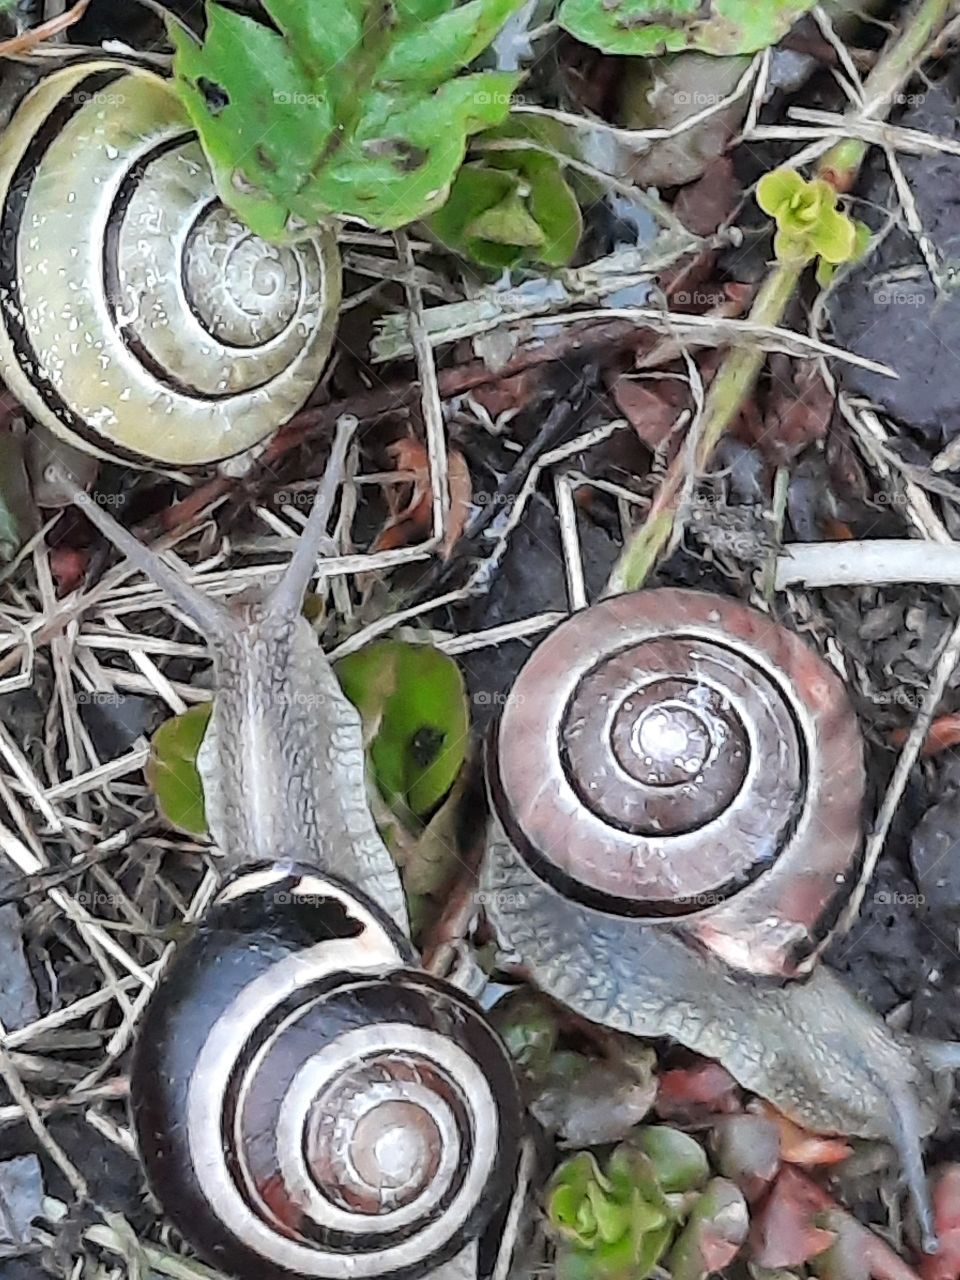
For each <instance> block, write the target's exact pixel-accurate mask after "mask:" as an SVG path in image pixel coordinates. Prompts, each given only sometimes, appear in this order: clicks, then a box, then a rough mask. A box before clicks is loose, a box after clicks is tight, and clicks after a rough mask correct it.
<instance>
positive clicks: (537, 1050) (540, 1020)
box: [490, 987, 559, 1084]
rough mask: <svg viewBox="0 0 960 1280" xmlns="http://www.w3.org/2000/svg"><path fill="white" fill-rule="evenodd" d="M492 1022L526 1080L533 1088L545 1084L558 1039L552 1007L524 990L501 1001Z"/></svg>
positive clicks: (537, 996)
mask: <svg viewBox="0 0 960 1280" xmlns="http://www.w3.org/2000/svg"><path fill="white" fill-rule="evenodd" d="M490 1020H491V1021H492V1023H493V1025H494V1027H496V1029H497V1031H498V1033H499V1035H500V1039H501V1040H502V1041H503V1043H504V1044H505V1045H506V1046H507V1049H508V1051H509V1053H510V1056H511V1057H512V1058H513V1060H514V1062H515V1063H516V1065H517V1068H518V1070H519V1071H520V1073H521V1074H522V1076H523V1077H524V1078H525V1080H526V1081H527V1082H529V1083H532V1084H539V1083H540V1082H541V1081H542V1080H544V1079H545V1078H546V1076H547V1073H548V1072H549V1071H550V1066H551V1060H552V1059H553V1056H554V1050H555V1049H556V1047H557V1037H558V1035H559V1027H558V1025H557V1015H556V1012H555V1011H554V1009H553V1007H552V1006H551V1005H549V1004H548V1003H547V1001H546V1000H545V999H544V998H543V997H542V996H540V995H538V994H537V993H536V992H535V991H532V990H530V988H528V987H523V988H521V989H520V990H518V991H515V992H513V993H512V994H511V995H509V996H506V997H505V998H504V999H503V1000H498V1001H497V1003H496V1004H495V1005H494V1007H493V1009H492V1010H491V1013H490Z"/></svg>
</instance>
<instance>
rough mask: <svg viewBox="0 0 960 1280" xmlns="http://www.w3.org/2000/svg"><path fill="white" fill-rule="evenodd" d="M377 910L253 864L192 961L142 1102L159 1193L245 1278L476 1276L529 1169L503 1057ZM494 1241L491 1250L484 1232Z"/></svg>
mask: <svg viewBox="0 0 960 1280" xmlns="http://www.w3.org/2000/svg"><path fill="white" fill-rule="evenodd" d="M413 960H414V957H413V954H412V952H411V950H410V947H409V944H408V943H407V942H406V940H405V939H404V937H403V935H402V934H401V933H400V932H399V930H397V928H396V927H395V926H394V925H393V924H392V922H391V921H390V920H389V919H388V918H387V917H386V916H385V915H384V914H383V913H382V912H381V911H380V910H379V909H378V908H377V907H376V906H375V905H374V904H373V903H372V902H369V901H368V900H366V899H364V898H363V897H362V896H361V895H358V894H357V893H356V891H355V890H354V889H353V888H352V887H350V886H347V885H345V884H342V883H339V882H337V881H335V880H333V879H331V878H329V877H326V876H324V877H320V876H318V875H317V874H316V873H315V872H314V871H313V870H312V869H310V868H305V867H297V866H295V865H291V864H282V865H278V866H273V867H267V868H258V869H253V870H250V871H248V872H247V873H245V874H244V875H243V876H241V877H240V878H239V879H237V880H236V881H234V882H233V883H232V884H231V885H229V886H228V887H227V888H226V890H225V891H224V892H223V893H222V894H221V896H220V898H219V899H218V900H217V902H216V903H215V904H214V905H213V907H212V908H211V910H210V911H209V912H208V913H206V915H205V916H204V919H203V920H202V921H201V923H200V924H199V926H198V927H197V928H196V930H195V932H194V933H193V935H192V937H190V938H189V940H187V941H186V942H185V943H183V944H181V945H180V946H179V947H178V949H177V954H176V957H175V959H174V962H173V964H172V966H171V969H170V970H169V971H168V973H167V974H166V975H165V977H164V980H163V982H162V983H161V984H160V985H159V987H158V989H157V991H156V992H155V993H154V996H153V997H152V999H151V1001H150V1004H149V1005H148V1008H147V1011H146V1014H145V1017H144V1021H143V1023H142V1025H141V1029H140V1034H139V1037H138V1042H137V1049H136V1052H135V1057H134V1062H133V1067H132V1072H131V1098H132V1107H133V1116H134V1123H135V1128H136V1132H137V1138H138V1143H139V1148H140V1153H141V1157H142V1160H143V1162H144V1166H145V1168H146V1171H147V1176H148V1181H149V1184H150V1187H151V1189H152V1190H153V1192H154V1194H155V1195H156V1197H157V1199H158V1200H159V1201H160V1203H161V1204H162V1206H163V1208H164V1211H165V1213H166V1214H167V1216H168V1217H169V1218H170V1219H171V1220H172V1221H173V1222H174V1224H175V1225H176V1226H177V1227H178V1229H179V1230H180V1231H181V1233H182V1234H183V1235H184V1237H185V1238H186V1239H187V1240H189V1241H190V1242H191V1243H192V1244H193V1245H194V1246H195V1247H196V1249H197V1250H198V1251H199V1252H200V1253H201V1255H202V1256H203V1257H205V1258H207V1259H208V1260H209V1261H210V1262H212V1263H213V1264H214V1265H216V1266H218V1267H220V1268H222V1269H223V1270H225V1271H226V1272H227V1273H228V1274H231V1275H235V1276H239V1277H242V1278H243V1280H248V1278H249V1280H273V1278H274V1277H334V1278H336V1277H351V1278H356V1280H362V1278H363V1277H379V1276H387V1275H389V1276H391V1277H395V1278H401V1280H406V1278H408V1277H409V1278H410V1280H413V1278H414V1277H417V1276H422V1275H427V1274H430V1275H433V1276H435V1277H438V1278H439V1277H443V1278H444V1280H453V1278H454V1277H460V1276H464V1277H465V1276H468V1275H469V1276H472V1277H476V1276H477V1275H478V1273H479V1272H480V1271H481V1269H482V1263H481V1258H482V1257H483V1256H484V1254H485V1253H488V1252H490V1251H491V1249H492V1251H493V1252H494V1253H495V1252H496V1245H497V1241H496V1234H497V1230H498V1224H499V1222H500V1217H499V1215H501V1214H502V1213H503V1212H504V1210H505V1207H506V1204H507V1201H508V1199H509V1196H510V1193H511V1190H512V1185H513V1180H514V1178H515V1176H516V1171H517V1166H518V1161H519V1156H520V1134H521V1108H520V1102H519V1097H518V1093H517V1088H516V1084H515V1081H514V1077H513V1073H512V1069H511V1065H510V1061H509V1058H508V1056H507V1053H506V1050H505V1049H504V1048H503V1046H502V1045H501V1044H500V1042H499V1040H498V1039H497V1037H496V1035H495V1034H494V1032H493V1031H492V1030H491V1029H490V1028H489V1026H488V1024H487V1023H486V1021H485V1019H484V1018H483V1016H482V1014H481V1013H480V1011H479V1010H478V1009H476V1007H475V1006H474V1005H473V1004H472V1003H471V1002H470V1001H469V999H467V997H465V996H464V995H463V994H462V993H461V992H459V991H457V990H456V989H455V988H452V987H450V986H448V985H446V984H444V983H440V982H438V981H436V980H433V979H431V978H429V977H427V976H426V975H424V974H422V973H418V972H416V971H415V970H413V969H412V968H411V965H412V964H413ZM491 1233H492V1236H493V1239H492V1241H491V1238H490V1237H491Z"/></svg>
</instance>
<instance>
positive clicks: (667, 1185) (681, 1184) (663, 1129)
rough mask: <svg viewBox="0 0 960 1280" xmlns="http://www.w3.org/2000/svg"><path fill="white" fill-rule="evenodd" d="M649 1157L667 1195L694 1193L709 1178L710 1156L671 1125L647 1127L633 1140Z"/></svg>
mask: <svg viewBox="0 0 960 1280" xmlns="http://www.w3.org/2000/svg"><path fill="white" fill-rule="evenodd" d="M632 1140H633V1141H634V1142H635V1143H636V1145H637V1146H638V1147H639V1148H640V1150H641V1151H642V1152H643V1153H644V1154H645V1155H646V1156H648V1157H649V1159H650V1163H651V1164H652V1165H653V1167H654V1170H655V1172H656V1176H657V1181H658V1183H659V1184H660V1187H661V1188H662V1190H663V1191H664V1192H665V1193H666V1194H668V1195H669V1194H671V1193H673V1192H678V1191H692V1190H694V1189H695V1188H697V1187H702V1186H704V1185H705V1184H706V1181H707V1178H708V1177H709V1176H710V1165H709V1163H708V1161H707V1155H706V1152H705V1151H704V1149H703V1147H701V1145H700V1143H699V1142H697V1140H696V1138H693V1137H691V1136H690V1134H689V1133H684V1132H683V1131H682V1130H680V1129H673V1128H671V1127H670V1126H669V1125H663V1124H651V1125H645V1126H644V1127H643V1128H642V1129H639V1130H638V1131H637V1132H636V1135H635V1137H633V1139H632Z"/></svg>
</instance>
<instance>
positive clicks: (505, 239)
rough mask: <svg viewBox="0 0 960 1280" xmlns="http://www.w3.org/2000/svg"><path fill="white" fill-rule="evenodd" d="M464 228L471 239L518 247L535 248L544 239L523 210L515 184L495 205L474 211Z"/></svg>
mask: <svg viewBox="0 0 960 1280" xmlns="http://www.w3.org/2000/svg"><path fill="white" fill-rule="evenodd" d="M464 230H465V232H466V235H467V237H468V238H469V239H471V240H489V241H491V243H493V244H503V245H516V246H517V247H518V248H519V249H539V248H540V246H541V245H542V244H543V241H544V234H543V228H542V227H541V226H540V224H539V223H538V222H537V221H536V219H535V218H534V217H533V216H532V215H531V214H530V213H528V212H527V207H526V205H525V204H524V203H523V199H522V197H521V195H520V192H519V190H518V189H517V188H516V187H515V188H514V189H513V190H512V191H511V192H510V193H509V194H508V195H506V196H504V198H503V199H502V200H501V201H500V203H499V204H495V205H492V206H491V208H489V209H485V210H484V211H483V213H479V214H477V216H476V217H475V218H474V219H473V220H472V221H471V222H469V223H467V226H466V227H465V228H464Z"/></svg>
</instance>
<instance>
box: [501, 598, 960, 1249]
mask: <svg viewBox="0 0 960 1280" xmlns="http://www.w3.org/2000/svg"><path fill="white" fill-rule="evenodd" d="M487 779H488V791H489V797H490V804H491V809H492V813H493V818H492V825H491V835H490V839H489V845H488V848H487V851H486V855H485V858H484V864H483V870H482V875H481V888H482V900H483V902H484V904H485V908H486V912H487V914H488V916H489V918H490V919H491V921H492V924H493V927H494V930H495V932H496V934H497V936H498V938H499V941H500V943H501V945H502V946H504V947H505V948H507V949H509V950H510V951H511V952H513V953H515V954H516V955H518V956H519V957H520V959H521V961H522V964H523V966H524V968H525V969H526V971H527V972H528V973H529V975H530V977H531V979H532V981H533V982H534V983H536V984H537V985H538V986H539V987H540V988H541V989H542V990H544V991H545V992H546V993H547V994H548V995H550V996H552V997H553V998H555V999H556V1000H557V1001H559V1002H560V1003H561V1004H564V1005H566V1006H567V1007H568V1008H570V1009H572V1010H574V1011H575V1012H577V1013H578V1014H580V1015H582V1016H583V1017H584V1018H586V1019H588V1020H590V1021H593V1022H596V1023H601V1024H604V1025H606V1026H609V1027H612V1028H615V1029H617V1030H620V1031H624V1032H627V1033H630V1034H633V1035H637V1036H646V1037H668V1038H670V1039H672V1040H674V1041H676V1042H677V1043H679V1044H681V1045H684V1046H685V1047H687V1048H689V1049H692V1050H694V1051H696V1052H697V1053H700V1054H702V1055H704V1056H705V1057H709V1058H714V1059H716V1060H717V1061H719V1062H720V1063H722V1064H723V1065H724V1066H725V1067H726V1068H727V1070H728V1071H729V1072H730V1073H731V1075H733V1076H734V1078H735V1079H736V1080H737V1081H738V1082H739V1083H740V1084H741V1085H742V1086H744V1087H745V1088H747V1089H749V1090H750V1091H751V1092H753V1093H756V1094H759V1095H760V1096H762V1097H764V1098H767V1099H769V1100H770V1101H771V1102H773V1103H774V1104H775V1105H776V1106H777V1107H778V1108H779V1109H780V1110H781V1111H783V1112H784V1113H786V1114H787V1115H788V1116H790V1117H791V1118H792V1119H794V1120H796V1121H797V1122H798V1123H800V1124H801V1125H803V1126H805V1127H806V1128H808V1129H811V1130H813V1131H815V1132H822V1133H842V1134H845V1135H851V1136H860V1137H864V1138H872V1139H883V1140H886V1141H888V1142H890V1143H891V1144H892V1145H893V1146H894V1147H895V1149H896V1150H897V1153H898V1155H899V1157H900V1159H901V1162H902V1168H903V1172H904V1175H905V1178H906V1182H907V1186H908V1189H909V1192H910V1195H911V1199H912V1202H913V1204H914V1208H915V1211H916V1214H917V1219H918V1223H919V1227H920V1233H921V1239H922V1244H923V1247H924V1248H925V1249H927V1250H930V1251H932V1250H933V1249H935V1247H936V1238H935V1234H934V1230H933V1224H932V1215H931V1210H930V1201H929V1194H928V1190H927V1186H926V1181H925V1177H924V1170H923V1154H922V1140H923V1138H924V1137H925V1136H926V1135H928V1134H929V1133H930V1132H931V1131H932V1129H933V1128H934V1125H935V1123H936V1119H937V1116H936V1115H935V1113H934V1109H933V1107H932V1105H931V1101H930V1099H931V1096H932V1094H933V1083H934V1082H933V1075H934V1073H935V1072H937V1071H939V1070H945V1069H951V1068H953V1067H955V1066H957V1065H960V1052H958V1049H960V1047H958V1046H956V1045H952V1044H942V1043H940V1042H933V1041H924V1040H921V1039H918V1038H913V1037H909V1036H906V1035H900V1034H897V1033H895V1032H894V1031H892V1030H891V1029H890V1028H888V1027H887V1026H886V1024H885V1023H884V1022H883V1021H882V1020H881V1019H880V1018H879V1017H878V1016H877V1015H876V1014H875V1013H873V1012H872V1011H871V1010H870V1009H868V1008H867V1007H866V1006H865V1005H863V1004H861V1003H860V1001H859V1000H857V999H856V998H855V997H854V996H853V995H852V994H851V993H850V992H849V991H848V990H847V989H846V988H845V987H844V985H843V983H842V982H841V981H840V979H839V978H838V977H837V976H836V975H835V974H833V973H831V972H830V971H829V970H828V969H827V967H826V966H825V965H822V964H818V963H817V962H818V960H819V957H820V954H821V952H822V951H823V949H824V947H825V946H826V944H827V942H828V941H829V939H830V936H831V932H834V931H835V930H836V926H837V924H838V921H839V920H840V919H841V918H842V912H843V907H844V905H845V904H846V902H847V901H848V899H849V898H850V895H851V894H852V892H853V890H854V888H855V886H856V883H857V876H858V870H859V855H860V838H861V811H862V805H863V796H864V785H865V784H864V765H863V748H862V743H861V739H860V736H859V732H858V728H857V724H856V720H855V717H854V715H853V712H852V710H851V708H850V706H849V703H848V701H847V697H846V693H845V690H844V687H843V685H842V683H841V682H840V680H839V679H838V678H837V676H836V675H835V674H834V673H833V672H832V670H831V669H830V668H829V667H828V666H827V664H826V663H825V662H823V660H822V659H821V658H820V657H819V656H818V655H817V654H815V653H813V652H812V651H811V650H810V649H809V648H807V646H806V645H805V644H803V643H802V642H801V641H800V640H799V639H798V637H796V636H795V635H793V634H792V633H791V632H789V631H787V630H786V629H785V628H783V627H780V626H778V625H777V624H776V623H774V622H773V621H772V620H771V619H770V618H768V617H766V616H765V615H764V614H762V613H759V612H758V611H756V610H753V609H750V608H747V607H746V606H743V605H741V604H739V603H737V602H735V601H732V600H729V599H726V598H724V597H720V596H714V595H710V594H707V593H703V592H698V591H688V590H681V589H670V588H663V589H656V590H648V591H640V592H636V593H631V594H627V595H622V596H617V597H612V598H608V599H604V600H602V601H600V602H599V603H597V604H595V605H593V606H591V607H589V608H587V609H585V610H583V611H581V612H579V613H577V614H574V615H573V616H572V617H571V618H570V619H568V620H566V621H565V622H563V623H561V625H560V626H559V627H557V628H556V629H555V630H554V631H553V632H552V633H551V634H550V635H549V637H548V638H547V639H546V640H545V641H544V642H543V643H542V644H541V645H540V646H539V647H538V648H537V649H536V650H535V651H534V652H533V654H532V655H531V657H530V658H529V659H528V660H527V662H526V664H525V665H524V667H523V668H522V669H521V672H520V674H519V676H518V678H517V680H516V682H515V684H514V687H513V689H512V690H511V692H510V694H509V696H508V698H507V700H506V703H505V705H504V707H503V708H502V712H501V715H500V718H499V722H498V724H497V725H496V727H495V729H494V731H493V732H492V734H491V736H490V739H489V741H488V749H487Z"/></svg>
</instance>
